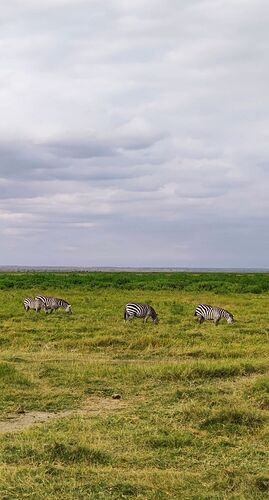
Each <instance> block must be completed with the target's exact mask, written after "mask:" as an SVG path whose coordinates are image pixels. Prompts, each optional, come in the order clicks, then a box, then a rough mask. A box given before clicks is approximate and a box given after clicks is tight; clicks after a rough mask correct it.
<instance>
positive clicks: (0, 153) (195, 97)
mask: <svg viewBox="0 0 269 500" xmlns="http://www.w3.org/2000/svg"><path fill="white" fill-rule="evenodd" d="M268 26H269V6H268V1H267V0H188V1H186V0H167V1H166V2H164V1H163V0H102V1H100V0H10V1H9V2H5V3H4V4H3V5H2V6H1V20H0V28H1V29H0V57H1V70H0V109H1V120H0V234H1V245H0V264H2V265H15V264H17V265H35V266H38V265H56V266H59V265H63V266H66V265H78V266H79V265H82V266H98V265H100V266H110V265H112V266H186V267H209V266H212V267H230V266H232V267H269V231H268V230H269V224H268V209H269V121H268V116H269V97H268V96H269V91H268V89H269V64H268V52H269V30H268Z"/></svg>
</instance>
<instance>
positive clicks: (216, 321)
mask: <svg viewBox="0 0 269 500" xmlns="http://www.w3.org/2000/svg"><path fill="white" fill-rule="evenodd" d="M219 320H220V318H216V319H214V325H215V326H218V324H219Z"/></svg>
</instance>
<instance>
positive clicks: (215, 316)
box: [194, 304, 235, 326]
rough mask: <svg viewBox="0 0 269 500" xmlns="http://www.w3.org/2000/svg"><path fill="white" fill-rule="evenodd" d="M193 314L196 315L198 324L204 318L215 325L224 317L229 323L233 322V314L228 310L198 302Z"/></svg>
mask: <svg viewBox="0 0 269 500" xmlns="http://www.w3.org/2000/svg"><path fill="white" fill-rule="evenodd" d="M194 316H198V318H199V319H198V323H199V324H201V323H203V322H204V321H205V320H210V321H213V322H214V324H215V325H216V326H217V324H218V323H219V321H220V320H221V319H222V318H224V319H226V321H227V323H229V324H231V323H234V322H235V320H234V317H233V315H232V314H231V313H230V312H229V311H226V310H225V309H222V308H221V307H212V306H209V305H207V304H200V305H199V306H197V307H196V310H195V313H194Z"/></svg>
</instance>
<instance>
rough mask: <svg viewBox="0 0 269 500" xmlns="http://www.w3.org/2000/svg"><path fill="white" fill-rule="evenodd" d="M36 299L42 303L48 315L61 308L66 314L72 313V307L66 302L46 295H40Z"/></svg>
mask: <svg viewBox="0 0 269 500" xmlns="http://www.w3.org/2000/svg"><path fill="white" fill-rule="evenodd" d="M35 299H36V300H39V301H40V302H41V303H42V305H43V308H44V309H45V312H46V313H48V312H50V313H51V312H53V311H54V310H55V309H59V307H62V308H63V309H64V310H65V312H68V313H71V312H72V309H71V305H70V304H69V303H68V302H66V300H63V299H57V298H56V297H46V296H45V295H38V296H37V297H35Z"/></svg>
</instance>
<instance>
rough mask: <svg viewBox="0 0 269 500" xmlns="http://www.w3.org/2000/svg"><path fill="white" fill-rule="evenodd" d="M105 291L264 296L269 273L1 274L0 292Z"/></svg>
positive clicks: (268, 286)
mask: <svg viewBox="0 0 269 500" xmlns="http://www.w3.org/2000/svg"><path fill="white" fill-rule="evenodd" d="M74 287H75V288H76V287H79V288H81V289H84V290H95V289H104V288H112V289H113V288H114V289H125V290H135V289H139V290H177V291H186V292H196V291H197V292H201V291H208V292H213V293H240V294H242V293H256V294H259V293H264V292H268V291H269V274H264V273H261V274H259V273H256V274H239V273H200V274H198V273H189V272H188V273H184V272H182V273H164V272H160V273H158V272H154V273H139V272H137V273H135V272H130V273H129V272H115V273H113V272H111V273H110V272H89V273H62V272H61V273H46V272H44V273H32V272H27V273H0V289H1V290H6V289H12V288H16V289H18V288H21V289H30V288H34V289H36V288H38V289H41V288H42V289H49V288H53V289H62V290H66V289H70V288H74Z"/></svg>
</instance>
